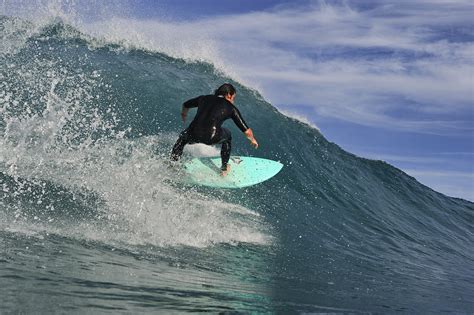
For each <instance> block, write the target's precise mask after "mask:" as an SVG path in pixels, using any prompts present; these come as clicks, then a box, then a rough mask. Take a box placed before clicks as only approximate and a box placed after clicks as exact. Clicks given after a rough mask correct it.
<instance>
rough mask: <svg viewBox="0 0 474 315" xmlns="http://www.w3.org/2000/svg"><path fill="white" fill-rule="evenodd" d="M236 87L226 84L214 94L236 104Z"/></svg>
mask: <svg viewBox="0 0 474 315" xmlns="http://www.w3.org/2000/svg"><path fill="white" fill-rule="evenodd" d="M235 93H236V91H235V87H234V86H233V85H232V84H230V83H224V84H222V85H221V86H219V88H218V89H217V90H216V91H215V92H214V95H216V96H223V97H224V98H225V99H226V100H228V101H229V102H231V103H234V98H235Z"/></svg>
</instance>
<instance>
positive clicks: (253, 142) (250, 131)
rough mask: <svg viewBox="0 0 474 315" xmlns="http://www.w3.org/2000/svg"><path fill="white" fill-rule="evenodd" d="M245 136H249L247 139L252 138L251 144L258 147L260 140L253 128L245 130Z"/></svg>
mask: <svg viewBox="0 0 474 315" xmlns="http://www.w3.org/2000/svg"><path fill="white" fill-rule="evenodd" d="M245 136H246V137H247V139H249V140H250V144H251V145H252V146H253V147H254V148H255V149H257V148H258V142H257V140H255V137H254V136H253V132H252V129H250V128H249V129H247V130H246V131H245Z"/></svg>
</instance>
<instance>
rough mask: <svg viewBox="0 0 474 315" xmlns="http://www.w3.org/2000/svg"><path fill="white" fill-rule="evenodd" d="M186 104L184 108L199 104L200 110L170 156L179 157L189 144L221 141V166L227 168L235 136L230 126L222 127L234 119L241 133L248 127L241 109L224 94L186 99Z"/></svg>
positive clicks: (217, 142)
mask: <svg viewBox="0 0 474 315" xmlns="http://www.w3.org/2000/svg"><path fill="white" fill-rule="evenodd" d="M183 106H184V107H185V108H193V107H197V108H198V109H197V113H196V116H195V117H194V119H193V121H192V122H191V124H190V125H189V127H188V128H186V129H185V130H184V131H183V132H181V134H180V135H179V138H178V141H176V144H175V145H174V147H173V152H172V153H171V159H172V160H174V161H177V160H179V158H180V157H181V155H182V154H183V149H184V146H185V145H186V144H192V143H204V144H209V145H211V144H219V143H222V149H221V158H222V169H223V170H225V169H226V168H227V163H228V162H229V158H230V151H231V140H232V136H231V133H230V131H229V130H228V129H226V128H222V123H223V122H224V121H225V120H227V119H229V118H232V120H233V121H234V123H235V124H236V125H237V127H239V129H240V130H242V132H245V131H247V129H249V127H248V126H247V124H246V123H245V121H244V120H243V118H242V116H241V115H240V112H239V110H238V109H237V107H235V106H234V105H233V104H232V103H231V102H229V101H228V100H226V99H225V98H224V97H222V96H215V95H203V96H199V97H196V98H193V99H190V100H188V101H186V102H184V104H183Z"/></svg>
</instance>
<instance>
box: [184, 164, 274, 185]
mask: <svg viewBox="0 0 474 315" xmlns="http://www.w3.org/2000/svg"><path fill="white" fill-rule="evenodd" d="M229 164H230V172H229V173H228V174H227V175H226V176H221V169H220V167H221V158H220V157H213V158H194V159H192V160H190V161H188V162H186V163H185V164H184V170H185V173H186V179H185V181H186V182H187V183H191V184H197V185H202V186H208V187H216V188H243V187H248V186H252V185H255V184H258V183H261V182H263V181H266V180H267V179H270V178H272V177H273V176H275V175H276V174H277V173H278V172H279V171H280V170H281V169H282V167H283V164H281V163H280V162H276V161H272V160H267V159H261V158H255V157H247V156H232V157H231V158H230V161H229Z"/></svg>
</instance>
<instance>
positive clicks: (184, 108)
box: [181, 96, 201, 122]
mask: <svg viewBox="0 0 474 315" xmlns="http://www.w3.org/2000/svg"><path fill="white" fill-rule="evenodd" d="M200 97H201V96H198V97H195V98H192V99H190V100H187V101H186V102H184V103H183V106H182V108H181V119H182V120H183V122H186V116H188V112H189V109H190V108H193V107H198V105H199V98H200Z"/></svg>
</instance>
